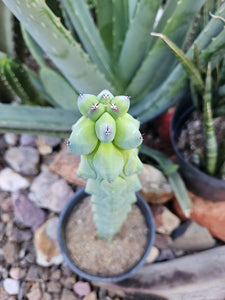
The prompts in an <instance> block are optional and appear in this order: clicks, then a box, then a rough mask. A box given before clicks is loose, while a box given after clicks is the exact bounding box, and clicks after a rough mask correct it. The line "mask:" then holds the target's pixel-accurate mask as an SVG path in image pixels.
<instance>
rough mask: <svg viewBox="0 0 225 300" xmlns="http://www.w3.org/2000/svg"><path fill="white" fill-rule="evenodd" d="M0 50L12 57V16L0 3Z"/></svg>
mask: <svg viewBox="0 0 225 300" xmlns="http://www.w3.org/2000/svg"><path fill="white" fill-rule="evenodd" d="M0 37H1V38H0V50H1V51H3V52H6V53H7V54H8V55H10V56H14V43H13V25H12V14H11V12H10V10H9V9H8V8H7V7H6V6H5V4H4V3H2V1H1V2H0Z"/></svg>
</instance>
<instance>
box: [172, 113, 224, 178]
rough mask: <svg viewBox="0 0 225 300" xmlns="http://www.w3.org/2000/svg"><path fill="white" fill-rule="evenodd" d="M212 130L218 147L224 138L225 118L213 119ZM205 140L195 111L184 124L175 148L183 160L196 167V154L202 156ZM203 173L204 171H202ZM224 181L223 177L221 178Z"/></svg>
mask: <svg viewBox="0 0 225 300" xmlns="http://www.w3.org/2000/svg"><path fill="white" fill-rule="evenodd" d="M214 128H215V134H216V138H217V142H218V145H220V143H221V142H222V141H223V139H224V138H225V117H224V116H222V117H218V118H215V119H214ZM204 145H205V139H204V131H203V124H202V119H201V118H199V116H198V113H197V112H196V111H194V112H192V113H191V115H190V117H189V119H188V120H187V121H186V122H185V123H184V127H183V128H182V130H181V134H180V137H179V139H178V141H177V147H178V149H179V151H180V152H181V153H182V155H183V156H184V159H185V160H187V161H189V162H190V163H192V164H193V165H196V156H195V155H196V153H202V154H203V155H204V151H205V148H204ZM203 171H204V170H203ZM221 179H223V180H225V176H224V177H223V178H221Z"/></svg>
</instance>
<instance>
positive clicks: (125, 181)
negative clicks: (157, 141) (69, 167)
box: [68, 90, 142, 240]
mask: <svg viewBox="0 0 225 300" xmlns="http://www.w3.org/2000/svg"><path fill="white" fill-rule="evenodd" d="M129 106H130V100H129V98H128V97H127V96H116V97H114V96H113V95H112V94H111V93H110V92H109V91H107V90H103V91H102V92H101V93H100V94H99V95H98V96H97V97H96V96H94V95H90V94H82V95H80V96H79V97H78V107H79V110H80V112H81V113H82V115H83V116H82V117H81V118H80V119H79V120H78V121H77V122H76V123H75V124H74V125H73V128H72V133H71V135H70V138H69V142H68V146H69V149H70V150H71V151H72V152H74V153H76V154H79V155H81V163H80V166H79V169H78V171H77V175H78V176H79V177H81V178H87V179H88V181H87V185H86V192H87V193H90V194H92V197H91V202H92V210H93V215H94V220H95V223H96V228H97V235H98V237H99V238H105V239H107V240H112V238H113V237H114V235H115V234H116V233H117V232H118V231H119V229H120V228H121V226H122V224H123V222H124V221H125V220H126V218H127V214H128V212H130V210H131V204H132V203H134V202H135V201H136V196H135V192H136V191H137V190H139V189H140V182H139V180H138V177H137V175H136V174H137V173H139V172H140V171H141V170H142V163H141V161H140V159H139V158H138V156H137V149H136V148H137V147H138V146H139V145H140V144H141V143H142V135H141V133H140V131H139V125H140V123H139V122H138V121H137V120H135V119H134V118H133V117H132V116H131V115H130V114H128V113H127V111H128V109H129Z"/></svg>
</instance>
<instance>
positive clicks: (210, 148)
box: [203, 63, 218, 176]
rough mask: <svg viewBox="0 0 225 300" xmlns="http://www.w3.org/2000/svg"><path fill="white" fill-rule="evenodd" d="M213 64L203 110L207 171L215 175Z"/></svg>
mask: <svg viewBox="0 0 225 300" xmlns="http://www.w3.org/2000/svg"><path fill="white" fill-rule="evenodd" d="M211 76H212V75H211V65H210V63H209V64H208V68H207V75H206V82H205V93H204V97H203V99H204V112H203V128H204V135H205V147H206V149H205V151H206V171H207V173H208V174H209V175H212V176H214V175H215V172H216V167H217V157H218V145H217V140H216V135H215V130H214V124H213V116H212V77H211Z"/></svg>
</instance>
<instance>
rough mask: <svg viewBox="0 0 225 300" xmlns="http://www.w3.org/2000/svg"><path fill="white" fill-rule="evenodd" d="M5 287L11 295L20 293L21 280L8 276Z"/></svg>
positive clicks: (4, 282)
mask: <svg viewBox="0 0 225 300" xmlns="http://www.w3.org/2000/svg"><path fill="white" fill-rule="evenodd" d="M3 287H4V289H5V291H6V292H7V293H8V294H9V295H17V294H18V293H19V289H20V285H19V281H18V280H16V279H12V278H6V279H5V280H4V281H3Z"/></svg>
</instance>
